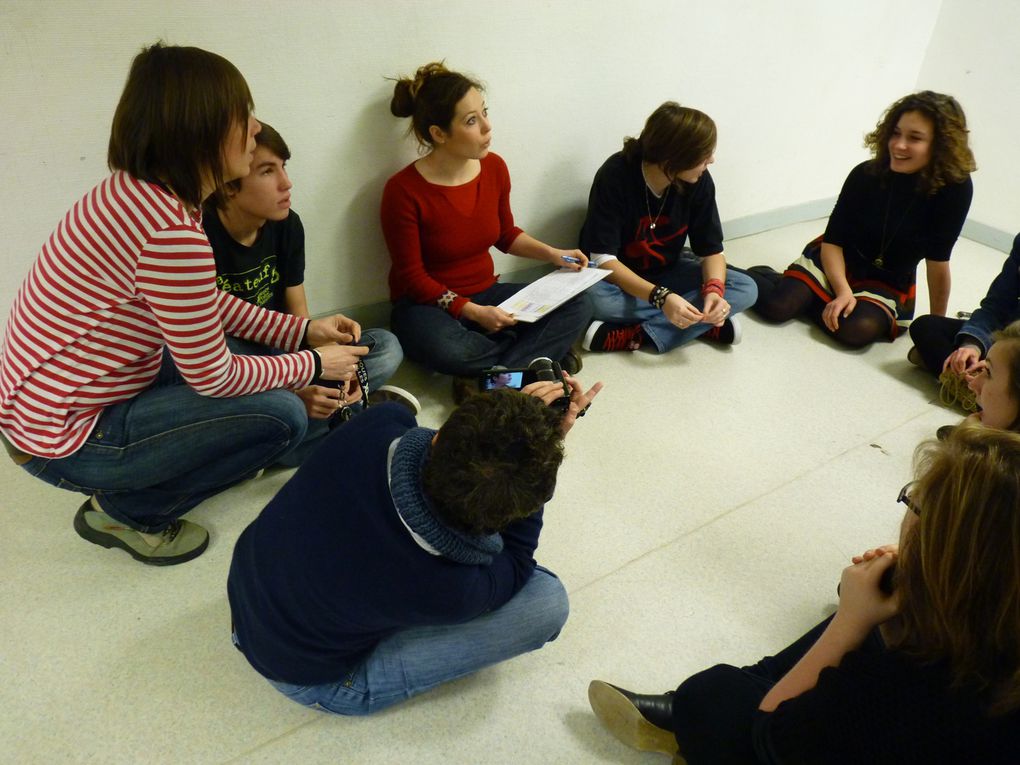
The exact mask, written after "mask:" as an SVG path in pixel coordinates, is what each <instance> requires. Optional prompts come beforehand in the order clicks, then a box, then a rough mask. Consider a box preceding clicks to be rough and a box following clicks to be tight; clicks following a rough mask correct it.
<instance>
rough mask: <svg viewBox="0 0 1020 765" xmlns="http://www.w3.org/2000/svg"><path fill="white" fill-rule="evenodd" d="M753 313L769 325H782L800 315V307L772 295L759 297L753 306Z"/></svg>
mask: <svg viewBox="0 0 1020 765" xmlns="http://www.w3.org/2000/svg"><path fill="white" fill-rule="evenodd" d="M754 312H755V313H756V314H758V316H759V317H761V318H762V319H764V320H765V321H767V322H769V323H770V324H782V323H783V322H787V321H790V319H794V318H796V317H797V316H798V315H799V314H800V306H798V305H793V304H792V303H791V302H790V301H787V300H783V299H782V297H781V296H778V295H776V294H775V293H773V294H772V295H763V296H761V297H759V298H758V301H757V302H756V303H755V304H754Z"/></svg>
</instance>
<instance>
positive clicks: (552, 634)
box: [527, 568, 570, 648]
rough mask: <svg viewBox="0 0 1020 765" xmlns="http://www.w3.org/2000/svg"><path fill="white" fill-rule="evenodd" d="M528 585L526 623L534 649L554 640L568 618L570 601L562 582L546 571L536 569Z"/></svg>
mask: <svg viewBox="0 0 1020 765" xmlns="http://www.w3.org/2000/svg"><path fill="white" fill-rule="evenodd" d="M531 577H532V581H530V582H529V583H528V585H527V586H528V587H529V589H530V590H531V592H530V593H529V594H530V596H531V597H530V598H529V601H528V621H529V624H530V625H531V633H532V635H531V639H532V642H533V644H534V647H535V648H540V647H541V646H543V645H545V644H546V643H548V642H549V641H550V640H555V639H556V638H557V637H558V636H559V634H560V631H561V630H562V629H563V625H565V624H566V623H567V617H568V616H570V599H569V598H568V597H567V590H566V588H565V587H564V586H563V582H561V581H560V580H559V578H557V577H556V575H555V574H552V573H550V572H548V571H545V570H544V569H541V568H536V569H535V572H534V573H533V574H532V575H531Z"/></svg>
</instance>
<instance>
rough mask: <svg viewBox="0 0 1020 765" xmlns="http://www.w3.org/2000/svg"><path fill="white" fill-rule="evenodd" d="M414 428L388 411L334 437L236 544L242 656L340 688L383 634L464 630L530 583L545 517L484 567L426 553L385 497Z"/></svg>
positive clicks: (261, 666)
mask: <svg viewBox="0 0 1020 765" xmlns="http://www.w3.org/2000/svg"><path fill="white" fill-rule="evenodd" d="M414 426H415V421H414V418H413V417H412V416H411V415H410V414H409V413H408V412H407V411H406V410H404V409H402V408H401V407H399V406H397V405H396V404H383V405H380V406H375V407H372V408H371V409H369V410H368V411H366V412H365V413H364V414H361V415H359V416H358V417H356V418H354V419H353V420H351V422H349V423H347V424H346V425H344V426H343V427H341V428H337V429H336V430H334V431H333V433H331V434H330V435H329V436H328V437H327V438H326V439H325V441H324V443H323V444H322V445H321V446H320V447H319V448H318V449H317V450H316V451H315V453H314V454H313V455H312V456H311V457H309V459H308V460H307V461H306V462H305V464H304V465H303V466H302V467H301V468H300V469H299V470H298V471H297V473H296V474H295V475H294V477H293V478H291V479H290V481H288V482H287V483H286V484H285V485H284V487H283V488H282V489H281V490H280V492H279V493H278V494H277V495H276V496H275V497H274V498H273V500H272V501H271V502H270V503H269V504H268V505H267V506H266V507H265V509H264V510H263V511H262V513H261V514H260V515H259V517H258V518H256V519H255V520H254V521H252V523H251V525H250V526H248V528H247V529H245V530H244V532H243V533H242V534H241V536H240V538H239V539H238V540H237V546H236V547H235V548H234V557H233V561H232V562H231V566H230V576H229V579H228V582H227V593H228V596H229V598H230V608H231V612H232V614H233V619H234V629H235V631H236V632H237V636H238V641H239V643H240V647H241V650H242V652H243V653H244V655H245V656H246V657H247V658H248V661H249V662H250V663H251V665H252V666H253V667H254V668H255V669H256V670H258V671H259V672H260V673H261V674H262V675H264V676H265V677H267V678H269V679H271V680H277V681H281V682H285V683H293V684H295V685H321V684H324V683H335V682H339V681H341V680H343V678H344V677H345V676H346V675H347V673H348V672H349V671H350V670H351V669H353V668H354V667H355V666H356V665H357V663H358V660H359V659H360V658H362V657H363V656H364V655H366V654H367V653H368V652H370V651H371V650H372V649H373V648H374V647H375V645H376V644H377V643H378V642H379V641H380V640H381V639H383V638H385V637H387V636H388V635H390V634H392V633H394V632H396V631H397V630H400V629H402V628H407V627H414V626H420V625H436V624H455V623H460V622H466V621H469V620H471V619H474V618H475V617H477V616H479V615H481V614H484V613H486V612H488V611H492V610H494V609H497V608H499V607H500V606H501V605H503V604H504V603H506V602H507V601H508V600H510V598H512V597H513V596H514V594H516V593H517V591H518V590H520V589H521V587H523V586H524V584H525V583H526V582H527V581H528V578H529V577H530V576H531V574H532V572H533V571H534V568H535V560H534V557H533V556H534V551H535V548H536V547H537V546H538V536H539V532H540V531H541V529H542V513H541V512H539V513H536V514H535V515H533V516H531V517H529V518H526V519H524V520H521V521H517V522H515V523H513V524H511V526H510V527H509V528H508V529H507V530H506V531H504V532H503V534H502V536H503V545H504V546H503V551H502V552H501V553H499V554H498V555H496V556H495V557H494V559H493V561H492V563H491V564H490V565H479V566H475V565H464V564H461V563H456V562H454V561H452V560H449V559H447V558H443V557H439V556H435V555H432V554H430V553H429V552H427V551H426V550H424V549H422V548H421V547H420V546H419V545H418V544H417V543H416V542H415V541H414V539H412V537H411V535H410V532H409V531H408V530H407V528H406V527H405V526H404V525H403V523H402V521H401V520H400V517H399V516H398V514H397V510H396V508H395V507H394V505H393V500H392V499H391V497H390V489H389V485H388V483H387V477H386V463H387V453H388V450H389V447H390V444H391V443H392V442H393V441H394V440H395V439H397V438H399V437H400V436H401V435H402V434H403V433H405V432H406V431H407V430H409V429H410V428H412V427H414Z"/></svg>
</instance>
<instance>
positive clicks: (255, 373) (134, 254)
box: [0, 43, 367, 565]
mask: <svg viewBox="0 0 1020 765" xmlns="http://www.w3.org/2000/svg"><path fill="white" fill-rule="evenodd" d="M252 106H253V104H252V100H251V94H250V93H249V91H248V85H247V83H245V81H244V78H243V77H242V76H241V73H240V72H238V71H237V69H236V68H235V67H234V65H233V64H231V63H230V62H229V61H227V60H226V59H224V58H222V57H220V56H217V55H216V54H215V53H209V52H208V51H204V50H200V49H198V48H182V47H177V46H166V45H162V44H161V43H157V44H156V45H153V46H151V47H149V48H147V49H145V50H143V51H142V52H141V53H139V54H138V56H137V57H136V58H135V60H134V62H133V63H132V66H131V71H130V73H129V74H128V80H127V84H126V85H125V87H124V92H123V94H122V95H121V98H120V102H119V103H118V105H117V111H116V113H115V114H114V117H113V127H112V130H111V134H110V146H109V154H108V163H109V165H110V169H111V170H112V171H113V174H112V175H111V176H110V177H108V178H107V179H106V180H104V181H103V182H101V183H100V184H99V185H97V186H96V187H95V188H94V189H92V190H91V191H90V192H88V193H87V194H86V195H85V196H84V197H83V198H82V199H81V200H80V201H78V202H77V203H76V204H75V205H74V207H72V208H71V210H70V211H69V212H68V213H67V215H66V216H65V217H64V219H63V220H62V221H61V223H60V224H59V225H58V226H57V229H56V230H55V231H54V232H53V234H52V235H51V236H50V238H49V239H48V240H47V242H46V244H44V245H43V247H42V250H41V251H40V253H39V256H38V258H37V259H36V261H35V263H34V264H33V266H32V269H31V270H30V271H29V274H28V276H27V277H26V279H25V281H24V283H23V284H22V286H21V289H20V290H19V291H18V294H17V296H16V297H15V300H14V305H13V307H12V309H11V314H10V317H9V319H8V321H7V327H6V330H5V333H4V340H3V349H2V351H0V441H3V443H4V446H5V447H6V448H7V451H8V453H9V454H10V456H11V458H12V459H13V460H14V461H15V462H16V463H17V464H19V465H21V466H22V467H23V468H24V469H25V470H26V471H28V472H29V473H30V474H31V475H33V476H36V477H38V478H40V479H42V480H44V481H46V482H47V483H50V484H53V485H54V486H59V487H60V488H64V489H70V490H72V491H78V492H82V493H84V494H87V495H89V499H88V500H86V502H85V503H84V504H83V505H82V506H81V507H80V508H79V510H78V513H77V515H76V516H75V518H74V528H75V531H77V532H78V534H79V535H80V536H81V537H83V538H84V539H86V540H88V541H89V542H93V543H95V544H97V545H100V546H102V547H107V548H113V547H116V548H121V549H124V550H126V551H127V552H128V553H129V554H130V555H131V556H132V557H134V558H136V559H137V560H140V561H142V562H143V563H149V564H154V565H170V564H175V563H183V562H184V561H187V560H191V559H192V558H195V557H196V556H198V555H200V554H201V553H202V551H203V550H205V548H206V546H207V545H208V543H209V534H208V532H206V530H205V529H203V528H202V527H201V526H199V525H197V524H195V523H191V522H189V521H184V520H180V517H181V516H182V515H184V514H185V513H186V512H188V511H189V510H190V509H191V508H193V507H195V506H196V505H197V504H198V503H200V502H201V501H202V500H204V499H206V498H207V497H210V496H212V495H214V494H216V493H217V492H220V491H223V490H224V489H225V488H227V487H228V486H231V485H233V484H235V483H238V482H239V481H242V480H245V479H246V478H250V477H252V476H253V475H254V474H255V473H256V472H257V471H258V470H259V469H261V468H263V467H265V466H267V465H270V464H272V463H274V462H275V461H276V460H278V459H279V458H280V457H282V456H284V455H286V454H288V453H289V452H290V451H292V450H293V449H294V448H295V447H296V446H297V445H298V444H299V443H300V442H301V441H302V439H303V438H304V436H305V432H306V429H307V425H308V418H307V416H306V415H305V409H304V405H303V404H302V403H301V400H300V399H299V398H298V397H297V396H296V395H294V394H293V393H291V390H290V389H294V388H300V387H302V386H305V385H308V383H309V382H310V381H311V380H312V379H313V378H314V377H316V376H318V375H320V374H321V376H322V377H324V378H327V379H331V380H338V379H350V378H351V376H352V374H353V372H354V366H355V364H356V362H357V359H358V357H359V356H361V355H363V354H364V353H365V352H366V351H367V349H366V348H360V347H358V348H356V347H353V346H349V345H348V346H341V345H338V344H337V343H338V342H351V341H357V339H358V336H359V335H360V328H359V327H358V325H357V324H356V323H355V322H353V321H351V320H350V319H347V318H345V317H343V316H339V315H337V316H332V317H329V318H327V319H319V320H317V321H309V320H308V319H305V318H302V317H300V316H290V315H287V314H282V313H276V312H274V311H267V310H264V309H262V308H258V307H257V306H254V305H252V304H250V303H246V302H245V301H243V300H240V299H239V298H236V297H234V296H232V295H228V294H227V293H225V292H222V291H221V290H219V289H217V287H216V265H215V263H214V261H213V254H212V250H211V249H210V247H209V240H208V239H207V238H206V235H205V232H204V231H203V230H202V215H201V208H202V201H203V200H204V199H205V198H206V197H208V196H209V195H210V194H212V192H213V191H214V190H215V189H216V188H217V187H220V186H222V185H223V183H225V182H226V181H230V180H232V179H235V178H240V177H242V176H245V175H247V174H248V172H249V165H250V163H251V159H252V152H253V151H254V149H255V134H256V133H258V131H259V123H258V122H257V121H256V120H255V118H254V117H252V116H251V109H252ZM224 330H226V331H227V332H229V333H230V334H231V335H236V336H238V337H241V338H244V339H247V340H252V341H254V342H258V343H261V344H265V345H271V346H273V347H276V348H279V349H281V350H283V351H286V352H285V353H282V354H280V355H276V356H235V355H233V354H231V353H230V351H229V350H228V349H227V345H226V342H225V338H224ZM327 343H328V345H327ZM309 346H320V347H318V348H316V350H315V351H311V350H301V349H302V348H308V347H309Z"/></svg>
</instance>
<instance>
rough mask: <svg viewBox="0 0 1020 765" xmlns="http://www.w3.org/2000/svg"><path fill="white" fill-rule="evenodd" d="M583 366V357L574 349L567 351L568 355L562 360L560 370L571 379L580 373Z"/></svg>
mask: <svg viewBox="0 0 1020 765" xmlns="http://www.w3.org/2000/svg"><path fill="white" fill-rule="evenodd" d="M582 366H584V364H583V363H582V362H581V357H580V355H578V353H577V351H575V350H574V349H573V348H571V349H570V350H569V351H567V353H566V355H565V356H564V357H563V358H562V359H560V369H562V370H563V371H564V372H566V373H567V374H568V375H570V376H571V377H573V376H574V375H576V374H577V373H578V372H580V371H581V367H582Z"/></svg>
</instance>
